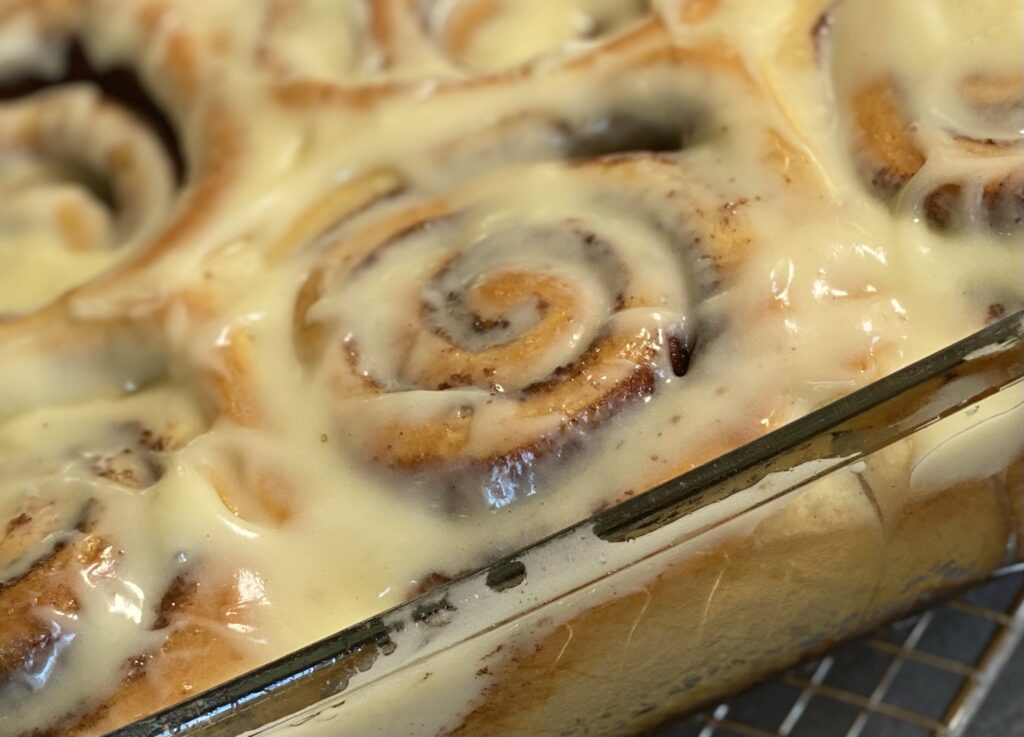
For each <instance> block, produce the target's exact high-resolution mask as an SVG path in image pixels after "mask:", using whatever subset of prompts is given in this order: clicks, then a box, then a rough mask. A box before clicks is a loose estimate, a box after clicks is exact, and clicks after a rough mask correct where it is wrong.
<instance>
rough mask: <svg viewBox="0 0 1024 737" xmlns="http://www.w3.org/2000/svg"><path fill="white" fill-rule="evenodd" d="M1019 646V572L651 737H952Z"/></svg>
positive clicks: (1023, 618) (1021, 568) (1022, 627)
mask: <svg viewBox="0 0 1024 737" xmlns="http://www.w3.org/2000/svg"><path fill="white" fill-rule="evenodd" d="M1022 638H1024V564H1019V565H1016V566H1011V567H1007V568H1004V569H1002V570H1000V571H999V572H998V573H997V574H996V575H995V576H994V577H993V578H992V579H991V580H990V581H988V582H987V583H985V584H983V585H981V586H979V587H978V588H976V589H974V590H972V591H970V592H968V593H966V594H964V595H963V596H961V597H960V598H958V599H955V600H953V601H950V602H947V603H945V604H942V605H940V606H938V607H936V608H934V609H932V610H930V611H927V612H925V613H924V614H920V615H917V616H915V617H911V618H909V619H906V620H903V621H901V622H898V623H896V624H893V625H890V626H888V627H886V628H884V629H882V630H879V631H878V632H876V633H874V634H873V635H871V636H870V637H868V638H865V639H863V640H859V641H857V642H854V643H852V644H849V645H846V646H844V647H841V648H839V649H837V650H835V651H833V652H832V653H830V654H829V655H827V656H826V657H824V658H822V659H821V660H819V661H818V662H816V663H812V664H809V665H805V666H802V667H799V668H796V669H794V670H792V671H790V672H789V673H787V674H786V675H784V676H782V677H781V678H778V679H776V680H775V681H772V682H770V683H767V684H765V685H763V686H760V687H758V688H755V689H753V690H751V691H749V692H747V693H745V694H743V695H741V696H738V697H736V698H735V699H733V700H731V701H729V702H726V703H723V704H721V705H719V706H718V707H716V708H715V709H713V710H711V711H708V712H705V713H704V714H701V715H699V716H697V717H694V718H691V719H689V720H687V721H685V722H681V723H677V724H675V725H673V726H672V727H670V728H669V729H666V730H664V731H663V732H661V733H659V735H660V736H661V737H961V735H964V734H965V730H966V729H967V727H968V725H969V724H970V722H971V719H972V717H974V715H975V714H976V713H977V712H978V709H979V708H980V707H981V705H982V702H983V701H984V700H985V697H986V696H987V695H988V693H989V692H990V691H991V689H992V686H993V685H994V684H995V682H996V680H997V679H998V677H999V674H1000V673H1001V672H1002V671H1003V668H1004V666H1005V665H1006V663H1007V661H1008V659H1009V658H1010V656H1011V655H1012V654H1013V652H1014V651H1015V650H1016V648H1017V645H1018V644H1019V643H1020V642H1021V640H1022ZM1022 690H1024V688H1022ZM1022 733H1024V732H1022Z"/></svg>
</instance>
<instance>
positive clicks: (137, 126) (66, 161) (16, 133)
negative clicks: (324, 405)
mask: <svg viewBox="0 0 1024 737" xmlns="http://www.w3.org/2000/svg"><path fill="white" fill-rule="evenodd" d="M108 11H109V8H108V4H107V3H106V2H103V1H102V0H81V1H75V2H71V1H67V2H56V1H54V2H49V1H48V2H38V3H37V2H25V1H18V2H13V3H9V4H8V5H7V6H6V7H5V8H4V9H3V12H2V13H0V38H3V39H7V43H6V45H5V49H6V51H5V53H4V54H2V55H0V78H2V82H0V99H2V100H3V101H4V102H3V103H2V104H0V157H2V160H0V188H2V190H3V191H5V192H6V193H7V194H6V195H5V198H4V204H3V207H2V208H0V225H2V227H3V230H4V233H5V235H6V236H8V237H6V238H5V239H4V243H3V246H0V248H2V249H3V250H4V251H5V257H9V259H10V263H13V264H14V265H15V268H11V269H5V270H4V272H3V274H0V279H2V280H3V286H4V288H2V289H0V314H2V313H7V317H11V316H14V315H17V314H22V313H26V312H31V311H33V310H35V309H37V308H40V307H43V306H44V305H45V304H47V303H49V302H52V301H53V300H55V299H56V298H58V297H59V296H60V295H62V294H64V293H66V292H68V291H69V290H71V289H73V288H75V287H79V286H81V285H84V284H85V283H86V282H88V281H90V280H91V279H94V278H96V277H98V276H101V275H103V274H104V273H106V275H107V278H106V279H105V280H104V281H105V283H106V284H109V283H110V282H111V281H116V280H117V279H118V278H120V277H119V276H118V274H119V273H125V272H129V271H132V269H133V268H135V267H137V266H139V265H141V264H144V263H146V262H149V261H152V260H154V259H155V258H157V257H158V256H160V255H161V254H164V253H166V252H167V251H169V250H173V249H174V248H177V247H179V246H180V245H181V240H182V238H183V236H185V235H187V233H188V232H190V231H193V230H194V229H195V227H196V226H197V225H198V224H199V223H200V222H201V221H202V220H203V219H204V218H206V217H207V216H208V215H209V212H210V207H211V204H212V200H214V199H216V198H217V197H218V196H219V193H220V192H221V191H222V190H223V188H224V185H225V179H226V178H227V176H228V171H229V169H230V168H231V167H232V166H233V164H234V162H233V158H234V152H236V151H237V145H236V144H235V141H234V137H235V134H234V132H233V124H232V123H231V121H230V117H229V115H228V114H227V112H226V110H224V109H214V108H213V107H211V105H210V104H209V103H208V101H207V100H206V99H205V94H204V93H205V88H206V87H207V84H208V82H210V81H212V80H213V79H214V77H213V75H212V74H211V73H210V72H209V71H208V70H207V66H208V65H209V63H210V58H209V56H210V54H211V52H210V50H209V49H204V48H203V46H202V43H201V42H200V41H199V40H198V39H197V38H195V37H193V36H191V35H189V34H188V32H187V30H186V29H184V28H183V27H182V26H180V25H177V24H175V23H174V22H173V20H174V19H173V17H172V16H173V8H172V7H171V6H168V5H165V4H160V3H150V4H138V5H134V6H132V8H131V9H130V10H127V12H121V13H120V14H119V15H118V19H119V22H121V23H125V24H126V25H128V26H129V27H130V29H131V30H130V31H128V32H126V33H124V37H125V39H127V40H128V42H127V43H119V44H117V45H116V46H114V45H112V44H110V43H108V41H109V39H108V38H107V36H105V35H104V34H108V33H109V32H110V29H109V28H107V27H105V26H104V25H103V19H105V18H106V17H107V13H108ZM100 46H103V47H104V49H105V54H104V55H103V56H102V58H101V57H100V55H98V54H97V53H96V51H95V49H96V47H100ZM197 127H198V129H199V131H197V132H199V133H200V135H199V136H198V138H195V137H193V136H192V134H191V133H190V134H188V135H186V133H185V131H186V129H196V128H197ZM214 151H215V152H216V153H215V154H214V153H213V152H214ZM185 159H187V160H188V161H187V166H186V161H185ZM129 264H131V266H129ZM115 272H117V273H115ZM42 285H45V286H42ZM104 289H106V287H105V286H103V287H100V291H102V290H104ZM29 293H31V295H32V296H31V297H29V296H28V295H29Z"/></svg>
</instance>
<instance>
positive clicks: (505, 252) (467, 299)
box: [295, 157, 750, 508]
mask: <svg viewBox="0 0 1024 737" xmlns="http://www.w3.org/2000/svg"><path fill="white" fill-rule="evenodd" d="M510 177H511V179H510ZM641 182H642V186H641V185H640V183H641ZM533 192H543V193H544V194H543V195H541V196H538V195H537V194H531V193H533ZM553 193H558V194H557V196H556V197H552V194H553ZM732 215H733V214H732V213H731V212H730V210H729V209H728V207H727V205H726V204H725V203H723V202H722V201H721V199H720V198H716V196H715V195H714V194H713V191H710V190H708V189H706V188H704V187H703V186H702V185H701V184H700V183H699V181H698V180H697V178H696V177H695V176H694V175H692V174H690V173H689V172H687V171H686V170H685V169H681V168H680V167H679V166H678V165H677V164H675V163H673V162H667V161H661V160H658V159H656V158H650V157H625V158H619V159H604V160H599V161H596V162H592V163H587V164H579V165H577V166H574V167H569V168H564V167H557V166H538V167H536V168H531V169H525V170H513V171H512V172H510V173H506V174H502V175H500V176H496V177H494V178H491V179H489V180H485V181H482V182H476V183H474V184H472V185H471V186H470V187H469V188H467V189H466V190H465V191H462V192H456V193H454V194H452V195H450V196H448V197H445V198H442V199H439V200H433V201H425V202H414V203H411V204H410V205H408V206H407V207H405V208H403V209H399V210H398V211H397V212H394V213H391V214H389V216H387V217H386V218H384V219H383V220H382V221H380V222H374V223H372V224H371V225H369V226H367V227H365V228H364V229H362V230H355V231H354V232H352V233H350V234H346V235H344V236H343V237H341V238H339V239H338V242H337V243H336V244H334V245H333V246H332V247H331V248H329V249H328V250H327V251H326V252H325V254H324V255H323V256H322V257H321V258H320V259H319V261H318V264H317V267H316V268H315V269H314V271H313V272H312V273H311V275H310V277H309V278H308V279H307V280H306V282H305V283H304V285H303V287H302V289H301V291H300V293H299V296H298V299H297V302H296V310H295V336H296V344H295V347H296V352H297V355H298V356H299V358H300V360H301V362H302V363H303V365H304V366H305V367H306V368H307V370H308V371H310V372H311V373H312V375H314V376H316V377H317V379H318V380H319V381H322V382H324V384H325V385H326V387H327V389H328V392H329V394H330V397H331V402H332V407H333V409H334V412H335V416H336V418H337V422H338V427H339V429H340V430H341V431H342V432H343V433H344V435H345V436H346V440H347V442H348V443H350V444H352V445H354V446H355V447H356V448H357V450H358V452H359V453H360V454H362V455H363V456H364V457H367V458H370V459H372V460H373V461H374V462H376V463H379V464H382V465H384V466H388V467H392V468H398V469H407V470H413V471H422V472H425V473H428V474H429V473H431V472H434V473H436V472H439V471H440V472H443V475H444V477H445V478H447V479H451V478H453V477H455V476H456V475H458V474H461V473H466V474H468V478H469V479H470V481H469V482H468V483H467V484H463V486H468V487H469V488H471V489H473V490H474V491H473V492H472V493H473V494H476V493H483V495H484V498H485V500H486V503H487V505H488V506H490V507H495V508H500V507H503V506H506V505H507V504H509V503H511V502H512V501H514V500H515V499H516V498H518V497H521V496H526V495H529V494H532V493H533V492H534V491H535V490H536V485H537V483H538V481H537V477H536V474H537V470H538V468H539V467H540V466H541V465H542V464H543V462H544V459H545V457H548V456H554V457H558V456H560V455H562V454H563V453H565V452H566V451H567V449H569V448H571V447H572V445H573V444H574V443H578V442H580V440H581V438H582V437H583V436H584V435H586V434H588V433H590V432H592V431H593V430H594V429H595V428H596V427H597V426H599V425H601V424H602V423H605V422H607V421H609V420H610V419H611V418H612V417H613V416H614V415H615V414H616V413H618V412H620V411H629V410H635V411H642V409H639V408H638V405H642V403H643V402H644V401H645V400H647V399H648V398H649V397H651V395H653V394H655V393H657V392H658V387H659V386H660V385H661V384H663V383H664V382H665V381H666V380H671V379H672V378H674V379H677V380H678V379H682V378H683V377H685V375H686V373H687V370H688V367H689V364H690V361H691V359H692V356H693V352H694V350H695V349H697V348H698V344H699V342H700V341H701V334H702V332H704V333H705V334H704V338H703V340H710V337H709V336H710V335H711V334H712V331H713V330H720V329H721V326H720V325H718V326H715V325H714V324H715V322H716V318H714V317H713V316H712V315H711V314H710V310H709V309H708V306H707V305H708V301H709V300H710V299H711V298H712V297H713V296H714V294H715V292H716V291H717V290H718V289H720V288H722V283H723V282H725V283H726V284H727V283H728V281H729V279H730V273H731V270H732V269H733V268H734V267H735V265H736V263H737V262H738V261H740V260H741V259H743V257H744V251H745V250H746V249H747V248H749V247H750V239H749V236H748V234H747V233H746V231H745V230H744V228H743V226H742V224H741V222H739V221H737V220H736V219H731V220H730V218H731V217H732ZM385 292H386V293H387V294H388V299H387V301H385V302H380V300H379V299H378V297H376V296H375V295H380V294H383V293H385ZM713 326H714V327H713ZM705 331H706V332H705ZM356 418H361V419H360V420H358V421H357V419H356ZM349 428H351V429H349ZM356 428H358V430H356Z"/></svg>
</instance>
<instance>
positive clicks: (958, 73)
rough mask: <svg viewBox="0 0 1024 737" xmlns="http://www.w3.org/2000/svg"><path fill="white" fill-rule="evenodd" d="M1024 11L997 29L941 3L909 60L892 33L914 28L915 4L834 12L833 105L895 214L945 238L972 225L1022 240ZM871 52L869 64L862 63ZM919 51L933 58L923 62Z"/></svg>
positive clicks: (852, 6) (932, 9)
mask: <svg viewBox="0 0 1024 737" xmlns="http://www.w3.org/2000/svg"><path fill="white" fill-rule="evenodd" d="M1019 11H1020V8H1016V9H1014V10H1012V11H1011V12H1012V14H1014V16H1015V17H1014V18H1006V19H1004V21H1003V22H1001V23H1000V24H999V25H998V26H993V25H991V24H990V22H989V20H988V18H987V16H985V14H978V13H974V12H973V11H972V9H971V7H970V6H967V5H964V4H962V3H956V2H940V3H935V4H933V5H931V6H929V8H928V9H927V10H926V11H925V17H924V18H921V19H920V24H924V27H925V28H926V30H925V31H924V32H923V33H922V34H920V37H919V38H918V39H917V40H916V41H915V42H914V44H913V47H914V50H913V52H912V53H907V41H906V39H905V38H904V37H903V36H902V34H901V32H897V31H895V29H897V28H900V29H902V28H907V27H910V25H912V24H913V23H914V22H912V21H911V20H910V19H911V17H913V16H916V15H917V14H918V13H920V12H921V8H920V7H919V6H918V5H917V4H916V3H912V2H896V3H881V2H840V3H838V4H837V5H836V7H835V8H834V9H833V10H831V11H830V22H829V24H828V32H829V35H830V36H831V39H830V42H829V54H830V56H831V59H832V62H831V63H832V66H833V69H834V78H835V87H836V94H837V96H838V97H839V99H840V101H841V102H842V104H843V106H844V108H845V114H846V116H847V119H848V120H847V122H848V127H849V130H850V135H851V137H852V147H853V151H854V156H855V157H856V160H857V165H858V168H859V169H860V171H861V173H862V174H863V176H864V178H865V179H866V180H867V181H868V182H869V183H870V185H871V187H872V189H873V190H874V191H875V192H876V193H877V194H878V195H879V196H880V197H882V198H884V199H885V200H886V201H888V202H890V203H892V205H893V207H895V208H896V209H897V210H898V211H902V212H909V213H911V214H913V215H915V216H917V217H921V218H923V219H926V220H927V221H928V222H930V223H932V224H933V225H936V226H939V227H943V228H949V227H954V226H964V225H967V224H970V223H974V224H976V226H978V227H985V228H990V229H992V230H994V231H996V232H998V233H1002V234H1004V235H1009V234H1019V233H1020V229H1021V223H1022V219H1024V174H1022V171H1024V138H1022V134H1021V130H1024V73H1022V71H1021V69H1022V67H1024V53H1022V51H1021V49H1020V47H1019V38H1018V35H1019V34H1017V33H1016V32H1015V30H1014V29H1015V27H1019V25H1020V23H1021V17H1020V13H1019ZM929 16H939V17H936V18H935V19H934V21H932V20H930V19H929ZM920 24H919V25H920ZM953 29H955V30H953ZM869 40H870V44H871V45H870V48H871V49H872V53H871V54H870V55H865V50H866V49H867V48H868V46H866V44H867V43H869ZM924 45H928V47H929V52H928V53H921V47H922V46H924ZM965 58H966V59H969V60H970V61H969V62H966V63H965V61H964V60H965ZM925 59H927V60H928V61H927V62H924V61H923V60H925ZM855 60H856V62H855ZM923 64H926V65H927V67H926V66H922V65H923ZM928 67H930V68H928Z"/></svg>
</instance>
